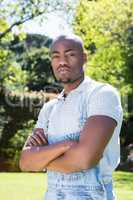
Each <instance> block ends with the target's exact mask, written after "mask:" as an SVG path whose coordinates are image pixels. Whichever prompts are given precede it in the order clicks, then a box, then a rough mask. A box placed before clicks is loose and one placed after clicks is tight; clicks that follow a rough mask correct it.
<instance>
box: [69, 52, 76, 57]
mask: <svg viewBox="0 0 133 200" xmlns="http://www.w3.org/2000/svg"><path fill="white" fill-rule="evenodd" d="M67 55H68V56H70V57H74V56H75V53H73V52H71V53H68V54H67Z"/></svg>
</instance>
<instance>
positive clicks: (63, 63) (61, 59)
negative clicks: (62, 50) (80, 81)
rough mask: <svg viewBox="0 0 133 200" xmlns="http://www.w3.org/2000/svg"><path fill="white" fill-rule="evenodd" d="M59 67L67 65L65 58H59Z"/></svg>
mask: <svg viewBox="0 0 133 200" xmlns="http://www.w3.org/2000/svg"><path fill="white" fill-rule="evenodd" d="M59 65H67V59H66V58H65V56H62V57H60V59H59Z"/></svg>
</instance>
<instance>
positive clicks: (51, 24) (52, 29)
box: [23, 13, 73, 38]
mask: <svg viewBox="0 0 133 200" xmlns="http://www.w3.org/2000/svg"><path fill="white" fill-rule="evenodd" d="M23 30H24V31H26V32H28V33H38V34H44V35H47V36H49V37H51V38H54V37H56V36H57V35H59V34H65V33H66V34H67V33H73V29H72V26H71V25H69V24H68V22H67V20H66V19H65V17H64V16H61V14H60V16H58V15H57V14H56V13H53V14H50V15H48V16H47V18H46V19H44V21H43V22H42V23H41V25H40V23H39V19H38V20H32V21H29V22H27V23H25V24H24V28H23Z"/></svg>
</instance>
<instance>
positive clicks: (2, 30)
mask: <svg viewBox="0 0 133 200" xmlns="http://www.w3.org/2000/svg"><path fill="white" fill-rule="evenodd" d="M132 11H133V0H110V1H108V0H95V1H94V0H90V1H89V0H60V1H59V0H55V1H52V0H3V1H0V172H20V169H19V166H18V161H19V156H20V151H21V149H22V146H23V144H24V142H25V140H26V138H27V136H28V135H29V134H30V133H31V132H32V129H33V128H34V124H35V122H36V120H37V116H38V112H39V110H40V108H41V107H42V105H43V103H45V102H47V101H49V100H50V99H52V98H54V97H55V96H56V95H57V94H58V93H59V92H60V91H61V90H62V86H61V85H60V84H59V83H58V82H57V81H56V80H55V78H54V76H53V73H52V70H51V66H50V57H49V46H50V44H51V42H52V39H53V38H54V37H56V36H57V35H59V34H66V33H75V34H78V35H79V36H80V37H81V38H82V39H83V41H84V44H85V49H86V52H87V54H88V63H87V65H86V75H87V76H90V77H92V78H94V79H95V80H98V81H101V82H107V83H110V84H112V85H113V86H115V87H116V88H117V89H118V90H119V92H120V94H121V100H122V106H123V110H124V120H123V125H122V129H121V135H120V138H121V163H120V165H119V166H118V168H117V170H119V171H120V177H122V179H123V177H127V174H121V173H122V171H127V172H129V174H128V175H129V176H128V177H127V179H126V181H127V182H125V184H127V183H128V181H129V182H131V180H129V179H130V178H131V177H130V174H132V172H133V12H132ZM123 173H124V172H123ZM0 174H2V173H0ZM5 175H6V173H5ZM122 175H123V176H122ZM0 176H1V175H0ZM6 176H7V175H6ZM11 176H12V175H11ZM117 176H118V174H117V175H116V177H117ZM2 177H3V176H2ZM2 177H1V179H0V182H1V180H3V178H2ZM4 177H5V176H4ZM14 177H15V176H14ZM117 178H118V179H119V177H117ZM4 179H5V178H4ZM7 179H8V176H7ZM7 179H5V180H7ZM118 179H117V180H118ZM120 184H121V183H120ZM126 190H127V189H126ZM130 192H131V191H130V189H129V193H130ZM130 195H131V194H130ZM132 195H133V194H132ZM3 199H4V200H8V197H7V198H6V199H5V198H3ZM25 199H26V198H25ZM28 199H30V198H28V197H27V200H28ZM31 199H32V200H33V199H34V198H31ZM13 200H14V199H13ZM36 200H37V198H36ZM120 200H122V197H121V199H120ZM126 200H128V199H127V193H126Z"/></svg>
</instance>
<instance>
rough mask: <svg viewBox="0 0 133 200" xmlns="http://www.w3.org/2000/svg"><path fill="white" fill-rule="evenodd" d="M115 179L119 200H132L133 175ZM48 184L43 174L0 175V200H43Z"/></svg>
mask: <svg viewBox="0 0 133 200" xmlns="http://www.w3.org/2000/svg"><path fill="white" fill-rule="evenodd" d="M114 179H115V191H116V194H117V198H118V200H132V198H133V174H132V173H127V172H115V173H114ZM46 182H47V177H46V175H44V174H43V173H0V199H1V200H43V199H44V198H43V196H44V191H46V187H47V183H46Z"/></svg>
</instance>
